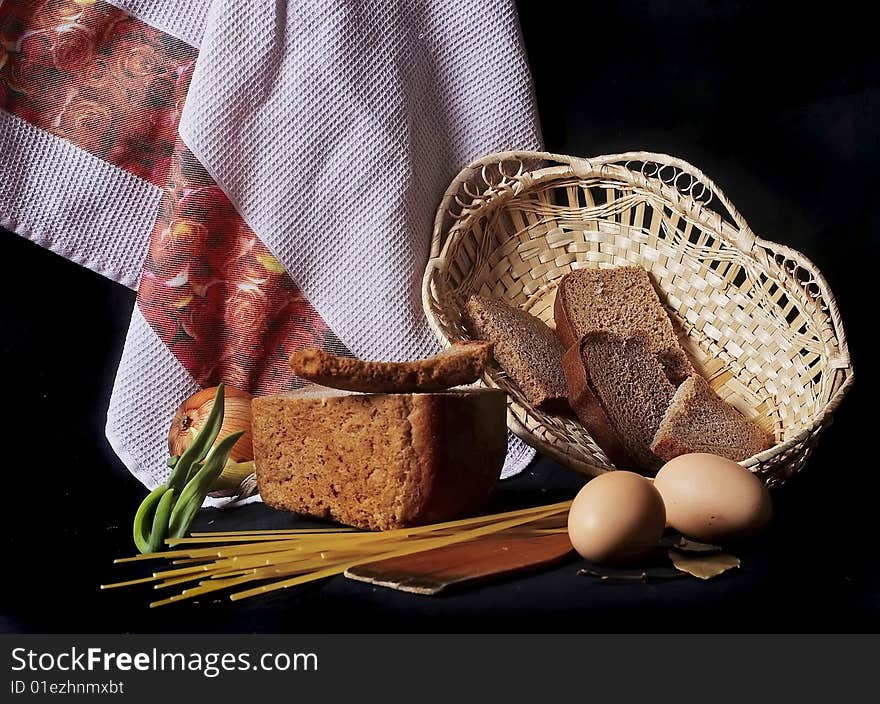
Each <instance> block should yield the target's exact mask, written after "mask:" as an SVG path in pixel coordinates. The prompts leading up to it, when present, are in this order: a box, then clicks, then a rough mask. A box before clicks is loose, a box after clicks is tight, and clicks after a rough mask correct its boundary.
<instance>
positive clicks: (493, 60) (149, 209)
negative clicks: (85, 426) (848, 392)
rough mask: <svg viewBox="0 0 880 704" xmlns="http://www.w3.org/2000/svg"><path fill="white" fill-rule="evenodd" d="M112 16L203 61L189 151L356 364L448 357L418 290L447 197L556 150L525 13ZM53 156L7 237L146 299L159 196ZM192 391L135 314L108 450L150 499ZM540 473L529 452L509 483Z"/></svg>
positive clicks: (258, 5)
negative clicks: (505, 160)
mask: <svg viewBox="0 0 880 704" xmlns="http://www.w3.org/2000/svg"><path fill="white" fill-rule="evenodd" d="M113 4H115V5H118V6H119V7H121V8H123V9H125V10H127V11H129V12H131V13H132V14H133V15H135V16H136V17H139V18H140V19H142V20H144V21H145V22H147V23H148V24H151V25H153V26H155V27H157V28H159V29H162V30H164V31H165V32H168V33H170V34H173V35H174V36H176V37H177V38H179V39H181V40H183V41H185V42H186V43H188V44H191V45H193V46H198V47H199V48H200V52H199V56H198V59H197V62H196V67H195V71H194V74H193V80H192V83H191V85H190V88H189V93H188V97H187V100H186V105H185V109H184V113H183V117H182V120H181V123H180V134H181V137H182V139H183V140H184V142H185V143H186V145H187V147H188V148H189V149H190V150H191V151H192V152H193V153H194V154H195V155H196V157H197V158H198V159H199V161H201V163H202V164H203V165H204V166H205V168H206V169H207V171H208V172H209V173H210V174H211V176H212V177H213V178H214V179H215V180H216V181H217V183H218V184H219V185H220V186H221V188H223V190H224V191H225V192H226V193H227V195H228V196H229V197H230V199H231V200H232V202H233V203H234V204H235V206H236V207H237V208H238V210H239V212H240V214H241V215H242V217H243V219H244V220H245V221H246V222H247V223H248V225H250V227H251V228H252V229H253V230H254V232H255V233H256V234H257V235H258V237H259V238H260V239H261V240H262V241H263V242H264V243H265V244H266V245H267V246H268V247H269V249H270V250H271V251H272V252H273V254H275V256H276V257H277V258H278V259H279V261H280V262H281V263H282V264H283V265H284V267H285V268H286V270H287V271H288V273H289V274H290V275H291V278H292V279H293V280H294V281H295V282H296V283H297V284H298V285H299V287H300V288H301V290H302V291H303V293H304V294H305V296H306V297H307V298H308V299H309V301H310V302H311V303H312V304H313V305H314V307H315V309H316V310H317V311H318V313H319V314H320V315H321V317H322V318H323V319H324V320H325V321H326V322H327V323H328V325H329V326H330V328H331V329H332V330H333V331H334V332H335V333H336V335H338V337H339V338H340V339H341V340H342V342H343V343H344V344H345V345H346V346H347V347H348V349H350V350H351V351H352V352H354V353H355V354H357V355H358V356H362V357H364V358H372V359H402V358H413V357H420V356H425V355H428V354H431V353H433V352H435V351H437V350H438V349H439V345H438V343H437V341H436V340H435V338H434V337H433V335H432V334H431V332H430V330H429V329H428V327H427V323H426V321H425V317H424V313H423V311H422V307H421V300H420V284H421V278H422V272H423V271H424V267H425V264H426V262H427V258H428V253H429V247H430V239H431V228H432V221H433V217H434V212H435V209H436V207H437V205H438V203H439V201H440V198H441V196H442V193H443V191H444V189H445V188H446V186H447V185H448V184H449V182H450V181H451V179H452V178H453V177H454V176H455V174H456V173H457V172H458V171H459V170H460V169H461V168H462V167H463V166H465V165H466V164H467V163H468V162H469V161H471V160H473V159H474V158H476V157H478V156H480V155H482V154H485V153H488V152H492V151H498V150H504V149H537V148H540V146H541V139H540V132H539V127H538V120H537V113H536V109H535V104H534V99H533V93H532V84H531V77H530V74H529V70H528V65H527V62H526V58H525V52H524V49H523V47H522V43H521V37H520V33H519V25H518V20H517V15H516V9H515V5H514V2H513V0H433V1H430V0H372V1H370V2H357V1H355V0H300V1H294V0H289V1H288V0H276V1H275V2H253V3H242V2H235V1H234V0H213V1H212V0H185V1H182V2H176V1H174V0H151V1H149V2H148V1H145V0H114V2H113ZM11 119H12V122H11V123H10V122H9V120H6V123H4V121H3V120H0V130H4V129H5V130H7V131H8V132H9V133H10V134H11V135H12V136H13V137H14V138H17V139H18V143H22V140H21V139H20V136H21V135H20V133H21V130H22V129H25V130H26V129H33V128H29V127H27V126H25V127H22V125H19V124H18V123H16V122H15V118H11ZM7 123H8V124H7ZM3 139H4V143H5V141H6V137H3ZM13 141H14V140H13ZM42 142H45V143H46V144H47V145H48V146H46V147H45V149H52V150H54V152H53V156H52V158H51V160H49V161H47V163H51V164H52V166H53V168H46V169H42V171H41V170H40V169H39V168H37V166H38V164H39V163H40V159H34V160H32V162H31V163H33V164H34V165H35V166H34V168H33V169H32V171H31V173H30V180H28V179H27V178H25V179H23V181H22V175H21V174H17V184H18V185H17V186H16V189H17V190H15V192H14V193H10V194H4V193H3V192H2V188H3V187H4V186H3V179H2V178H0V215H3V216H4V217H5V218H6V220H5V221H4V224H7V226H11V229H16V230H17V231H19V232H21V233H22V234H25V235H27V236H30V237H32V238H33V239H35V240H37V241H40V238H42V239H43V240H44V241H43V244H44V245H45V246H50V247H51V248H53V249H55V250H56V251H59V252H60V253H62V254H64V255H65V256H67V257H69V258H71V259H74V260H76V261H80V262H82V263H84V264H86V265H88V266H92V268H95V269H96V270H97V271H100V272H102V273H105V274H107V275H110V276H112V277H113V278H115V279H117V280H119V281H121V282H123V283H126V284H127V285H129V286H131V285H133V283H134V282H135V281H136V279H137V269H138V267H137V262H138V261H143V257H144V256H145V250H146V246H147V239H148V237H149V230H150V223H152V220H153V218H154V217H155V213H156V208H157V203H158V197H159V189H157V188H156V187H155V186H152V185H151V184H147V183H146V182H143V181H139V180H138V179H137V178H136V177H133V176H131V175H130V174H127V173H126V172H123V171H121V170H120V169H117V168H116V167H113V166H110V165H108V164H106V163H102V162H100V160H97V159H92V161H94V162H98V163H95V164H93V163H91V162H89V159H90V158H91V157H89V155H87V154H85V153H84V152H81V150H79V149H78V148H77V147H74V146H72V145H68V144H66V143H65V142H63V141H62V140H59V139H57V138H55V137H52V136H51V135H46V136H40V137H39V138H38V139H35V140H34V141H33V145H34V146H32V145H30V144H27V145H25V146H23V147H22V148H23V149H43V147H40V146H39V144H41V143H42ZM0 156H3V158H4V159H6V157H7V156H8V155H0ZM44 161H46V160H44ZM85 162H89V165H87V166H83V163H85ZM93 167H94V168H93ZM64 172H66V173H67V174H68V175H71V174H73V175H76V176H79V175H80V174H82V178H83V179H85V181H84V182H83V183H86V182H87V181H88V180H89V179H92V180H94V179H100V181H101V182H100V184H99V185H100V188H96V186H94V185H89V184H86V185H84V186H82V188H81V189H80V190H82V191H83V193H87V192H88V191H89V189H91V190H92V191H93V192H100V193H101V194H102V195H103V200H102V201H101V204H100V207H101V208H104V209H103V210H101V209H100V208H99V204H98V203H97V202H96V204H95V205H94V207H92V208H91V209H90V210H86V211H85V212H82V211H81V210H82V209H81V208H80V211H76V212H73V211H72V210H71V208H72V207H73V206H72V205H71V203H76V202H85V203H86V205H85V206H84V207H86V208H89V207H90V206H88V201H77V200H76V199H73V200H67V201H64V202H62V201H61V200H60V199H54V198H52V197H51V194H52V192H53V189H57V188H59V187H63V188H67V189H76V188H77V182H76V179H73V180H71V179H69V178H66V177H64V176H62V175H61V174H62V173H64ZM22 183H24V184H25V185H24V186H23V185H22ZM7 187H8V189H10V190H11V189H12V186H10V185H9V184H7ZM108 194H109V195H110V196H112V197H110V198H109V199H108V197H107V196H108ZM35 198H38V199H40V198H45V205H40V204H37V205H31V206H30V208H29V209H27V211H26V212H23V213H21V214H20V215H15V216H10V215H9V212H11V210H10V209H11V208H12V207H13V205H14V202H17V201H16V199H18V200H19V201H21V202H27V201H28V199H30V201H31V203H32V204H33V201H34V199H35ZM108 202H109V203H110V204H111V205H112V210H109V211H108V210H107V209H106V204H107V203H108ZM56 206H57V207H56ZM59 208H60V209H61V210H59ZM65 208H66V210H65ZM56 210H57V211H58V212H56ZM43 211H45V212H43ZM12 220H15V222H11V221H12ZM30 221H33V222H34V223H35V224H34V225H30V224H28V223H29V222H30ZM84 225H87V227H84ZM40 233H43V234H40ZM60 233H77V234H68V235H67V236H68V237H70V238H72V239H71V241H69V242H68V241H60V240H58V239H57V236H58V235H59V234H60ZM84 233H90V234H88V235H87V234H84ZM194 389H195V384H194V382H193V380H192V378H191V377H190V376H189V374H188V373H187V372H186V370H185V369H184V368H183V367H182V366H181V365H180V363H179V362H178V361H177V360H176V359H175V358H174V356H173V355H172V354H171V352H170V351H169V350H168V349H167V348H166V347H165V346H164V344H163V343H162V341H161V340H160V339H159V338H158V337H157V336H156V335H155V333H154V332H153V331H152V329H151V328H150V326H149V324H148V323H147V322H146V321H145V320H144V318H143V317H142V316H141V315H140V313H139V312H138V311H137V310H136V311H135V313H134V316H133V319H132V323H131V327H130V330H129V335H128V339H127V342H126V345H125V349H124V352H123V356H122V360H121V363H120V367H119V371H118V375H117V379H116V384H115V387H114V392H113V397H112V400H111V407H110V410H109V413H108V422H107V435H108V438H109V440H110V442H111V444H112V445H113V447H114V449H115V450H116V452H117V453H118V454H119V456H120V457H121V459H122V460H123V461H124V462H125V463H126V465H127V466H128V467H129V469H130V470H131V471H132V472H133V473H135V474H136V475H137V476H138V478H140V479H141V480H142V481H143V482H144V483H145V484H147V485H148V486H154V485H155V484H157V483H159V482H161V481H163V480H164V478H165V474H166V473H167V468H166V467H165V464H164V459H165V457H166V456H167V445H166V444H165V425H166V424H167V422H168V418H170V415H171V413H172V411H173V409H174V408H175V407H176V406H177V404H178V403H179V402H180V401H181V400H182V399H183V398H185V397H186V396H187V395H189V394H190V393H192V391H193V390H194ZM533 456H534V451H533V450H531V449H530V448H528V447H527V446H525V445H524V444H523V443H521V442H520V441H519V440H518V439H516V438H514V437H513V436H511V441H510V447H509V452H508V457H507V462H506V464H505V469H504V473H503V476H510V475H511V474H514V473H516V472H518V471H520V470H521V469H522V468H524V467H525V466H526V465H527V464H528V462H529V461H530V460H531V458H532V457H533Z"/></svg>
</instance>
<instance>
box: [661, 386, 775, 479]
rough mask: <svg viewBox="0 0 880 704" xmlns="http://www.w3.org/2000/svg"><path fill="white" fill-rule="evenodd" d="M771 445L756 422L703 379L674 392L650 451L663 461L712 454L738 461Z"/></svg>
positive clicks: (680, 387) (770, 440) (768, 438)
mask: <svg viewBox="0 0 880 704" xmlns="http://www.w3.org/2000/svg"><path fill="white" fill-rule="evenodd" d="M771 444H772V438H771V437H770V436H769V435H768V434H767V433H766V432H764V430H763V429H762V428H761V427H760V426H759V425H758V424H757V423H754V422H753V421H751V420H749V419H748V418H746V417H744V416H743V415H742V414H741V413H740V412H739V411H737V410H736V409H735V408H734V407H733V406H731V405H730V404H729V403H727V402H726V401H724V400H723V399H722V398H721V397H719V396H718V394H716V393H715V392H714V391H713V390H712V387H711V386H709V384H708V382H707V381H706V380H705V379H703V377H701V376H697V375H694V376H692V377H690V378H688V379H686V380H685V381H684V382H683V383H682V384H681V386H679V387H678V389H677V390H676V392H675V395H674V396H673V397H672V401H671V402H670V403H669V408H668V409H667V410H666V414H665V415H664V417H663V420H662V421H661V423H660V426H659V428H658V429H657V433H656V435H655V436H654V440H653V442H652V443H651V450H652V451H653V452H654V454H655V455H657V456H659V457H660V458H661V459H663V460H671V459H672V458H673V457H678V456H679V455H684V454H687V453H689V452H710V453H712V454H714V455H721V456H722V457H727V458H728V459H731V460H733V461H734V462H739V461H741V460H744V459H746V458H748V457H751V456H752V455H756V454H758V453H759V452H763V451H764V450H766V449H767V448H768V447H770V445H771Z"/></svg>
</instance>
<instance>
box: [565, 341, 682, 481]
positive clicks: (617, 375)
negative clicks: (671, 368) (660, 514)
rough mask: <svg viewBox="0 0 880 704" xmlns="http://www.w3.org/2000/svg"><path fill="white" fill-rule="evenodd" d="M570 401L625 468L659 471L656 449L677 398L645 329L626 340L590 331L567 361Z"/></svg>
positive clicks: (613, 460) (580, 417)
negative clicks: (659, 432)
mask: <svg viewBox="0 0 880 704" xmlns="http://www.w3.org/2000/svg"><path fill="white" fill-rule="evenodd" d="M563 368H564V370H565V377H566V380H567V383H568V389H569V399H568V400H569V403H570V404H571V407H572V409H574V412H575V413H576V414H577V416H578V418H579V419H580V421H581V422H582V423H583V424H584V426H586V428H587V430H588V431H589V432H590V435H591V436H592V437H593V439H594V440H595V441H596V444H597V445H599V447H601V448H602V449H603V450H604V451H605V454H607V455H608V458H609V459H610V460H611V461H612V462H613V463H614V465H615V466H616V467H618V468H620V469H633V468H641V469H644V470H649V471H656V470H657V469H659V468H660V466H661V465H662V461H661V460H660V458H659V457H657V455H655V454H654V453H653V452H652V451H651V442H652V441H653V439H654V436H655V434H656V433H657V428H658V427H659V426H660V423H661V421H662V420H663V416H664V414H665V413H666V409H667V408H668V407H669V403H670V402H671V400H672V397H673V396H674V395H675V386H673V385H672V383H671V382H670V381H669V379H668V378H667V376H666V372H665V371H664V369H663V366H662V365H661V364H660V362H659V361H658V359H657V356H656V355H655V354H654V353H653V351H652V350H651V345H650V340H649V338H648V335H647V334H646V333H645V332H644V331H635V332H632V333H631V334H630V335H628V336H622V335H619V334H618V333H615V332H612V331H610V330H591V331H588V332H587V333H586V334H585V335H584V336H583V337H582V338H581V340H580V342H579V343H578V344H577V345H575V346H573V347H572V348H571V349H570V350H569V351H568V352H567V353H566V355H565V359H564V361H563Z"/></svg>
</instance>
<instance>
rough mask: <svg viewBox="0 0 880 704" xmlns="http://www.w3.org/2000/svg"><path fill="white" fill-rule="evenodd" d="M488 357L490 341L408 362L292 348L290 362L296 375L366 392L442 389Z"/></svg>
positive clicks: (469, 376)
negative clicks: (293, 350)
mask: <svg viewBox="0 0 880 704" xmlns="http://www.w3.org/2000/svg"><path fill="white" fill-rule="evenodd" d="M491 358H492V343H491V342H481V341H473V342H459V343H456V344H454V345H452V346H451V347H449V348H448V349H446V350H444V351H443V352H440V353H439V354H436V355H434V356H433V357H428V358H427V359H417V360H413V361H409V362H368V361H365V360H362V359H355V358H354V357H340V356H338V355H335V354H330V353H329V352H325V351H324V350H322V349H305V350H299V351H297V352H294V353H293V355H291V357H290V366H291V368H292V369H293V371H294V373H295V374H296V375H297V376H300V377H302V378H303V379H308V380H309V381H312V382H314V383H316V384H319V385H321V386H326V387H328V388H334V389H345V390H347V391H364V392H367V393H415V392H420V391H442V390H443V389H449V388H451V387H453V386H461V385H463V384H472V383H473V382H475V381H476V380H477V379H479V378H480V375H481V374H482V373H483V368H484V367H485V366H486V365H487V364H488V363H489V361H490V360H491Z"/></svg>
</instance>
